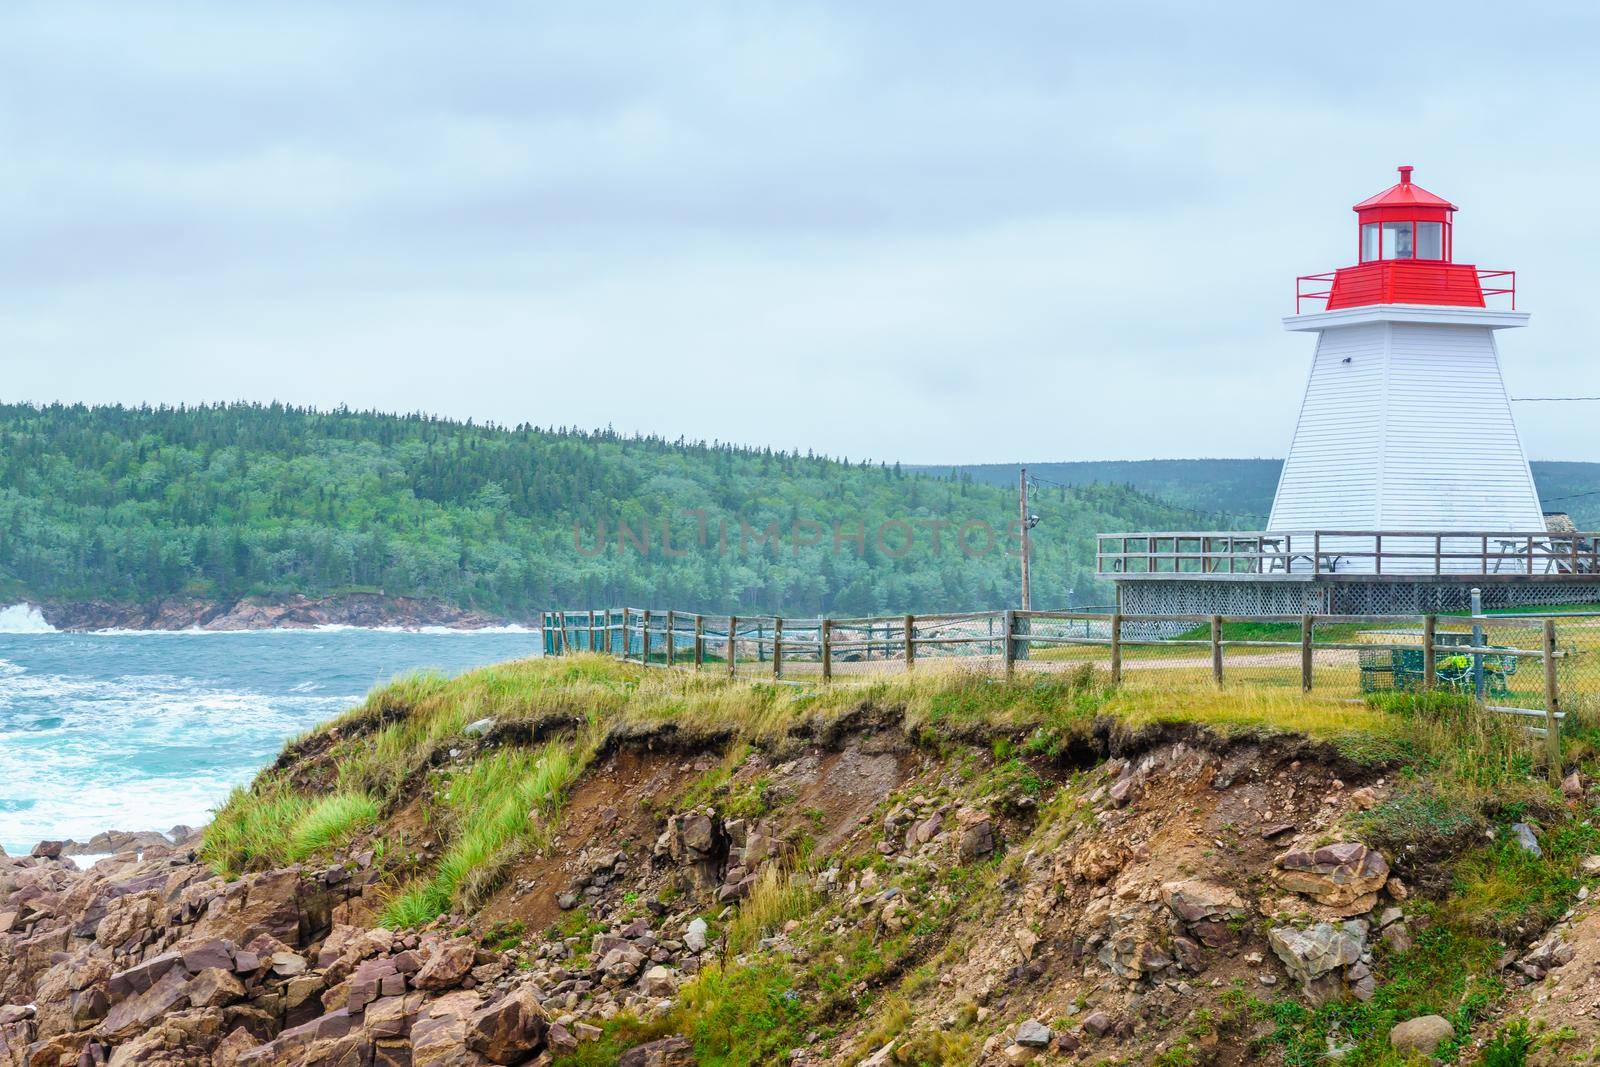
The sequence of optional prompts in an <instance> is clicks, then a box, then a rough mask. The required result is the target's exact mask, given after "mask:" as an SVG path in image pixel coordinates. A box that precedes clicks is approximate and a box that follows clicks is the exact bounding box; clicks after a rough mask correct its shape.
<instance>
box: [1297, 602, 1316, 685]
mask: <svg viewBox="0 0 1600 1067" xmlns="http://www.w3.org/2000/svg"><path fill="white" fill-rule="evenodd" d="M1315 625H1316V623H1315V622H1314V621H1313V620H1312V617H1311V616H1310V615H1302V616H1300V691H1301V692H1303V693H1309V692H1311V635H1312V628H1313V627H1314V626H1315Z"/></svg>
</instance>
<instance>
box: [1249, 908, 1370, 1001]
mask: <svg viewBox="0 0 1600 1067" xmlns="http://www.w3.org/2000/svg"><path fill="white" fill-rule="evenodd" d="M1267 944H1268V945H1270V946H1271V947H1272V951H1273V952H1274V953H1275V954H1276V955H1277V957H1278V958H1279V959H1280V960H1282V961H1283V965H1284V966H1285V967H1287V968H1288V969H1289V974H1290V975H1291V976H1292V977H1294V978H1295V979H1297V980H1298V981H1299V982H1300V984H1301V986H1302V987H1303V988H1305V989H1306V990H1307V992H1308V993H1309V992H1311V985H1312V983H1313V982H1315V981H1316V980H1317V979H1319V978H1321V977H1322V976H1323V975H1326V974H1329V973H1331V972H1332V971H1333V970H1335V969H1336V968H1339V967H1348V966H1349V965H1350V964H1352V963H1355V962H1356V961H1357V960H1359V959H1360V958H1361V954H1362V953H1363V952H1365V951H1366V949H1367V924H1366V923H1363V922H1359V921H1350V922H1343V923H1339V924H1337V925H1335V924H1334V923H1317V924H1316V925H1315V926H1310V927H1307V928H1306V929H1304V930H1297V929H1295V928H1294V927H1292V926H1278V927H1274V928H1273V929H1271V930H1269V931H1267Z"/></svg>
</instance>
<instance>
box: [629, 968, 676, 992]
mask: <svg viewBox="0 0 1600 1067" xmlns="http://www.w3.org/2000/svg"><path fill="white" fill-rule="evenodd" d="M678 981H679V976H678V972H677V971H674V970H673V969H672V968H670V967H663V966H662V965H661V964H659V963H658V964H656V965H655V966H654V967H651V968H650V969H649V970H648V971H645V972H644V977H643V978H640V979H639V992H641V993H643V994H644V995H645V996H649V997H670V996H672V995H673V994H674V993H676V992H677V991H678Z"/></svg>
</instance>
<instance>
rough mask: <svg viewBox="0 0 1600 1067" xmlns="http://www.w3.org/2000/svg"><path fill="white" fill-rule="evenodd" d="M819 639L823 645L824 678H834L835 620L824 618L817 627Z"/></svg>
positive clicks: (825, 680)
mask: <svg viewBox="0 0 1600 1067" xmlns="http://www.w3.org/2000/svg"><path fill="white" fill-rule="evenodd" d="M817 640H818V642H820V643H821V645H822V680H823V681H824V682H827V681H831V680H832V679H833V620H832V619H823V620H822V622H821V624H820V625H819V626H818V628H817Z"/></svg>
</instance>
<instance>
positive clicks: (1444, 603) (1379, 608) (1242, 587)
mask: <svg viewBox="0 0 1600 1067" xmlns="http://www.w3.org/2000/svg"><path fill="white" fill-rule="evenodd" d="M1120 585H1121V591H1122V611H1123V614H1126V615H1145V614H1147V615H1300V614H1303V613H1305V612H1312V613H1315V614H1322V615H1416V614H1421V613H1425V612H1452V611H1466V610H1468V609H1469V608H1470V607H1471V606H1472V605H1471V600H1472V591H1471V586H1469V585H1467V584H1465V583H1459V582H1373V583H1370V584H1367V583H1360V582H1325V583H1324V582H1305V583H1301V582H1183V581H1173V582H1165V581H1129V582H1122V583H1120ZM1480 588H1481V589H1482V590H1483V606H1484V607H1485V608H1486V609H1488V610H1490V611H1493V610H1497V609H1505V608H1514V607H1540V606H1554V605H1557V604H1595V603H1600V582H1595V583H1593V584H1589V583H1581V584H1580V583H1572V584H1568V583H1562V584H1548V585H1546V584H1526V585H1519V584H1515V583H1495V582H1485V583H1483V585H1482V586H1480Z"/></svg>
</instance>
